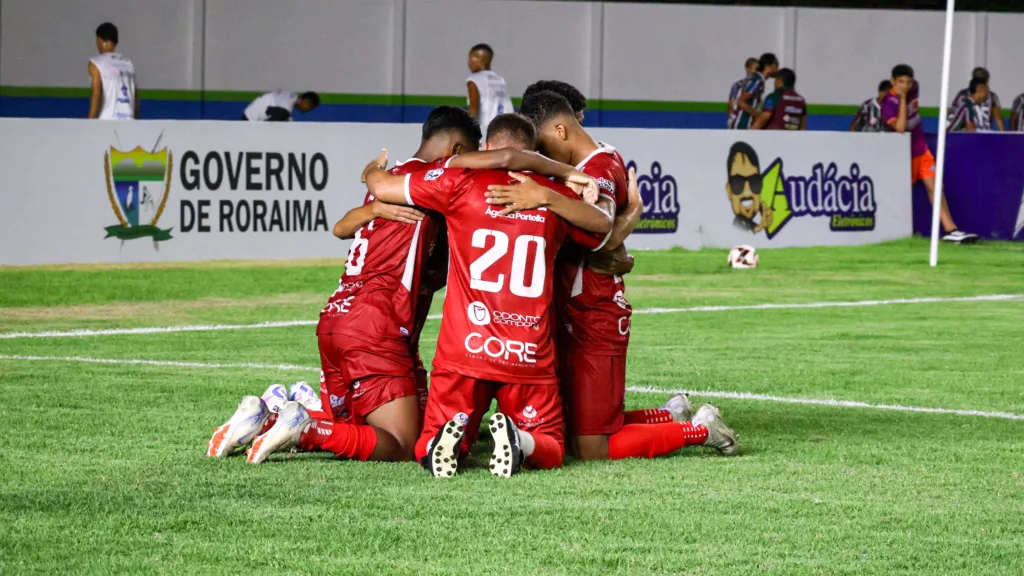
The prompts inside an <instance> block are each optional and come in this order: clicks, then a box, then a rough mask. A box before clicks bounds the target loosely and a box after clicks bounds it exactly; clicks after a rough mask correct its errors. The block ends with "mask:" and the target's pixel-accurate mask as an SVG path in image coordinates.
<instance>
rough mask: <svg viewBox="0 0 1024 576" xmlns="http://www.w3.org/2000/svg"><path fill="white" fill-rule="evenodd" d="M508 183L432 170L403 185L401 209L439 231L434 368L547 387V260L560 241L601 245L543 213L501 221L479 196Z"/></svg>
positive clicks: (501, 177) (550, 373)
mask: <svg viewBox="0 0 1024 576" xmlns="http://www.w3.org/2000/svg"><path fill="white" fill-rule="evenodd" d="M531 176H532V177H533V178H534V179H535V180H536V181H537V182H540V183H541V184H543V185H544V186H547V187H549V188H551V189H553V190H555V191H556V192H558V193H560V194H563V195H565V196H568V197H570V198H576V199H578V198H579V197H578V196H577V195H576V194H575V193H573V192H572V191H571V190H570V189H568V188H566V187H565V186H562V185H560V184H554V183H552V182H550V181H549V180H546V179H544V178H542V177H540V176H536V175H531ZM514 182H515V181H514V180H512V181H511V183H514ZM509 183H510V178H509V175H508V172H506V171H503V170H464V169H457V168H447V169H443V168H436V169H433V170H430V171H429V172H425V173H422V174H413V175H409V176H406V180H405V196H406V202H407V203H408V204H409V205H410V206H416V207H421V208H425V209H427V210H434V211H437V212H440V213H441V214H443V215H444V217H445V220H446V222H447V225H448V249H449V255H450V256H449V258H450V260H449V278H448V294H447V296H446V297H445V301H444V314H443V315H442V320H441V334H440V337H439V338H438V342H437V353H436V355H435V356H434V368H435V369H441V370H445V371H448V372H454V373H456V374H462V375H463V376H469V377H472V378H479V379H482V380H493V381H497V382H503V383H515V384H555V383H557V382H558V379H557V378H556V376H555V362H556V360H555V346H554V342H552V337H551V336H552V333H551V319H550V317H549V314H550V311H551V310H550V308H551V302H552V299H553V298H552V297H553V292H552V282H553V278H552V274H551V272H552V269H553V267H554V263H555V256H556V255H557V253H558V249H559V247H560V246H561V245H562V242H563V241H564V240H565V238H566V237H567V236H568V237H571V238H572V239H573V240H574V241H575V242H578V243H580V244H581V245H584V246H589V247H591V248H593V247H596V246H598V245H599V244H600V243H601V241H602V240H603V238H604V237H603V235H602V236H598V235H594V234H590V233H587V232H584V231H582V230H580V229H578V228H575V227H573V226H570V225H569V224H568V223H566V222H565V221H564V220H562V219H561V218H559V217H558V216H556V215H554V214H553V213H551V212H548V211H547V210H545V209H539V210H527V211H523V212H519V213H516V214H511V215H509V216H501V215H500V209H499V208H496V207H494V206H491V205H490V204H487V202H486V198H485V194H486V192H487V187H488V186H489V185H491V184H509Z"/></svg>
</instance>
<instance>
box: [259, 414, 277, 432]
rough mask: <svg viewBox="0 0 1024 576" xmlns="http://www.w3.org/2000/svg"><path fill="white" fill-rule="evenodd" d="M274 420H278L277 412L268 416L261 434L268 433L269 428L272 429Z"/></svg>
mask: <svg viewBox="0 0 1024 576" xmlns="http://www.w3.org/2000/svg"><path fill="white" fill-rule="evenodd" d="M274 422H277V414H276V413H274V412H271V413H270V418H267V421H266V423H265V424H263V429H262V430H260V434H266V433H267V430H270V429H271V428H272V427H273V426H274Z"/></svg>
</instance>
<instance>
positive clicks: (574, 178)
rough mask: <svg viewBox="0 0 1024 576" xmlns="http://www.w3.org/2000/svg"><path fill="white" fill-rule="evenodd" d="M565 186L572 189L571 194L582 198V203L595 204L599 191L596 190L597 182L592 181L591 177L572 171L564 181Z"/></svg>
mask: <svg viewBox="0 0 1024 576" xmlns="http://www.w3.org/2000/svg"><path fill="white" fill-rule="evenodd" d="M565 185H566V186H568V187H569V188H572V191H573V192H575V193H577V194H579V195H580V196H582V197H583V201H584V202H586V203H587V204H597V198H598V196H600V190H598V188H597V180H594V179H593V178H592V177H590V176H588V175H586V174H584V173H583V172H580V171H579V170H573V173H572V174H570V175H569V177H568V178H566V179H565Z"/></svg>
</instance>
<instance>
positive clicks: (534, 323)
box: [491, 310, 540, 330]
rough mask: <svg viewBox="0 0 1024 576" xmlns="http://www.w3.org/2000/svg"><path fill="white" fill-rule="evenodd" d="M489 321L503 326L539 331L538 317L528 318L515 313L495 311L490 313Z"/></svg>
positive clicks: (525, 315)
mask: <svg viewBox="0 0 1024 576" xmlns="http://www.w3.org/2000/svg"><path fill="white" fill-rule="evenodd" d="M491 321H492V322H494V323H495V324H501V325H503V326H515V327H516V328H533V329H534V330H540V316H529V315H527V314H519V313H517V312H502V311H501V310H495V311H494V312H491Z"/></svg>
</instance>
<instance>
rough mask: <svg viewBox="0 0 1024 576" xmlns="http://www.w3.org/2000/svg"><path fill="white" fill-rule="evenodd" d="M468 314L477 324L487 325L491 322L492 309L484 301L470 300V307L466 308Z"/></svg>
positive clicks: (471, 320) (470, 319)
mask: <svg viewBox="0 0 1024 576" xmlns="http://www.w3.org/2000/svg"><path fill="white" fill-rule="evenodd" d="M466 316H468V317H469V321H470V322H472V323H473V324H475V325H477V326H487V325H488V324H490V323H491V311H490V310H488V309H487V306H486V305H484V303H483V302H470V304H469V307H468V308H466Z"/></svg>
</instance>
